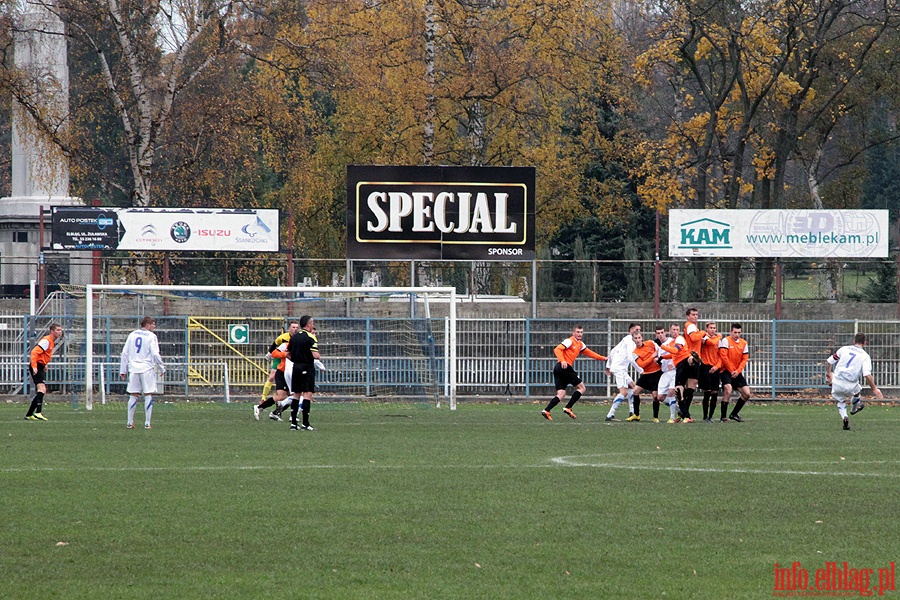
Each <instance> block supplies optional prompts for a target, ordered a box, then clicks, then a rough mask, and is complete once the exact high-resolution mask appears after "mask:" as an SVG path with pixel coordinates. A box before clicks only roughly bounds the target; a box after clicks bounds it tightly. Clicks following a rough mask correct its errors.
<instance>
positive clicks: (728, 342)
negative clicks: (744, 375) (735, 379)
mask: <svg viewBox="0 0 900 600" xmlns="http://www.w3.org/2000/svg"><path fill="white" fill-rule="evenodd" d="M719 356H720V357H721V358H722V365H723V367H724V368H725V369H726V370H728V372H730V373H734V372H735V371H737V372H738V373H740V372H742V371H743V370H744V367H746V366H747V361H748V360H750V349H749V348H747V340H745V339H743V338H740V339H738V340H737V341H735V340H733V339H731V336H730V335H729V336H725V337H723V338H722V341H720V342H719Z"/></svg>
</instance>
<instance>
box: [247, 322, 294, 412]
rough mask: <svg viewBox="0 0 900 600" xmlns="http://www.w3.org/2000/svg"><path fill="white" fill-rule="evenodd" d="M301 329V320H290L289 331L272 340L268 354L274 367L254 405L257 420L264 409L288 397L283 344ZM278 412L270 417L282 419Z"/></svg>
mask: <svg viewBox="0 0 900 600" xmlns="http://www.w3.org/2000/svg"><path fill="white" fill-rule="evenodd" d="M299 330H300V322H299V321H291V322H289V323H288V328H287V331H285V332H284V333H282V334H281V335H279V336H278V337H277V338H275V341H274V342H272V345H271V346H269V354H268V355H267V356H268V357H271V358H272V369H271V371H270V372H269V378H268V380H267V381H266V384H265V386H263V397H262V399H261V400H260V402H259V404H257V405H256V406H254V407H253V417H254V418H255V419H256V420H257V421H259V413H260V412H261V411H262V410H263V409H265V408H268V407H270V406H275V405H276V403H277V402H279V401H281V400H284V399H285V398H286V397H287V393H288V385H287V383H286V381H285V380H284V354H283V353H282V351H283V348H281V346H282V345H285V347H286V346H287V343H288V342H289V341H290V339H291V336H292V335H294V334H295V333H297V332H298V331H299ZM273 387H274V388H275V394H274V395H273V396H269V393H270V392H271V391H272V388H273ZM276 409H277V407H276ZM276 412H278V411H277V410H275V411H272V414H270V415H269V417H271V418H272V419H273V420H275V421H280V420H281V418H279V417H278V416H277V414H276ZM272 415H275V416H272Z"/></svg>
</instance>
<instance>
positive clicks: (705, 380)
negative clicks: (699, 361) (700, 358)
mask: <svg viewBox="0 0 900 600" xmlns="http://www.w3.org/2000/svg"><path fill="white" fill-rule="evenodd" d="M709 369H710V366H709V365H700V377H699V378H697V387H699V388H700V389H701V390H704V391H708V392H715V391H716V390H718V389H719V383H720V382H721V381H722V377H721V371H716V372H715V373H710V372H709Z"/></svg>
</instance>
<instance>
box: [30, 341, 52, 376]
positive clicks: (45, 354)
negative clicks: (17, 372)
mask: <svg viewBox="0 0 900 600" xmlns="http://www.w3.org/2000/svg"><path fill="white" fill-rule="evenodd" d="M55 346H56V339H55V338H54V337H53V336H52V335H45V336H44V337H42V338H41V339H40V340H39V341H38V343H37V344H35V345H34V348H32V349H31V370H32V371H37V367H38V365H44V366H45V367H46V366H47V364H48V363H49V362H50V359H51V358H52V357H53V348H54V347H55Z"/></svg>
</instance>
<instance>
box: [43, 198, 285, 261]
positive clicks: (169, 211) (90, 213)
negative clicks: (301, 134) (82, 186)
mask: <svg viewBox="0 0 900 600" xmlns="http://www.w3.org/2000/svg"><path fill="white" fill-rule="evenodd" d="M278 224H279V212H278V210H277V209H230V208H96V207H83V208H82V207H54V208H53V211H52V234H53V243H52V246H51V247H52V249H54V250H141V251H145V250H168V251H174V252H278V250H279V235H278Z"/></svg>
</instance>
